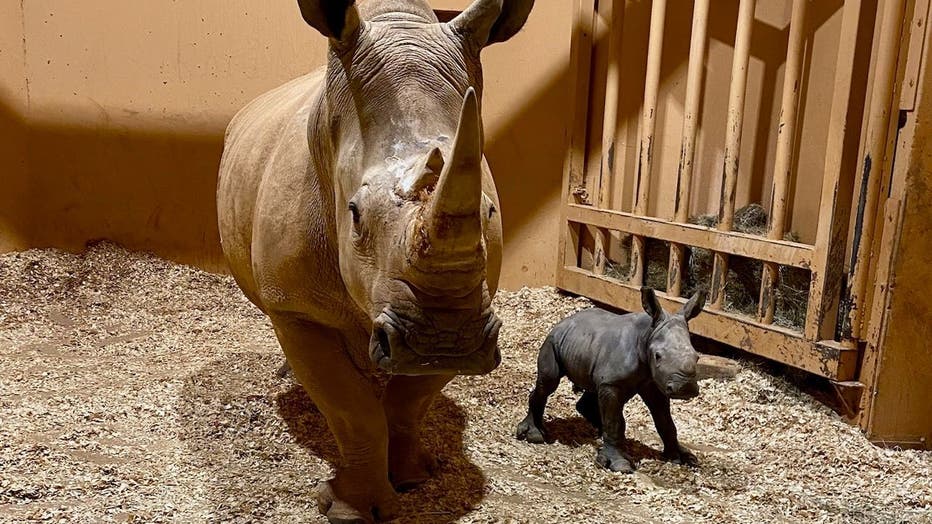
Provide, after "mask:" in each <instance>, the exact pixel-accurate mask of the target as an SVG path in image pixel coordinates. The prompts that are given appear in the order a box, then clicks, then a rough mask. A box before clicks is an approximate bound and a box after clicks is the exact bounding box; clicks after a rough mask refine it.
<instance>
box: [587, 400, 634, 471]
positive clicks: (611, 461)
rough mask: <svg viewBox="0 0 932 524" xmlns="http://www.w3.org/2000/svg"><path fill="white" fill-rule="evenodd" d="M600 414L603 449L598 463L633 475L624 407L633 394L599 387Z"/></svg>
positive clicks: (597, 458) (599, 453) (598, 454)
mask: <svg viewBox="0 0 932 524" xmlns="http://www.w3.org/2000/svg"><path fill="white" fill-rule="evenodd" d="M598 395H599V397H598V398H599V412H600V414H601V418H602V447H601V448H600V449H599V451H598V453H597V454H596V458H595V460H596V462H597V463H598V464H599V465H601V466H604V467H606V468H608V469H610V470H612V471H620V472H622V473H632V472H633V471H634V459H632V458H631V456H630V455H629V454H628V453H627V444H626V442H625V414H624V409H623V408H624V405H625V402H627V401H628V400H629V399H630V398H631V397H632V396H634V395H633V394H631V393H628V392H626V391H624V390H623V389H621V388H618V387H615V386H599V391H598Z"/></svg>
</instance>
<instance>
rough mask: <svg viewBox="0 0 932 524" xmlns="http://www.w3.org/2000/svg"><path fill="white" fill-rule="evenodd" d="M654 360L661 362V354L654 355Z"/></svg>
mask: <svg viewBox="0 0 932 524" xmlns="http://www.w3.org/2000/svg"><path fill="white" fill-rule="evenodd" d="M654 360H656V361H657V362H660V352H659V351H658V352H656V353H654Z"/></svg>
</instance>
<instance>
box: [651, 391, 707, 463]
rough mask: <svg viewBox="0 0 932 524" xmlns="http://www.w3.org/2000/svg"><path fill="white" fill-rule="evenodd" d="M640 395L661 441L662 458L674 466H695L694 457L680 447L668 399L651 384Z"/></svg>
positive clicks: (696, 461) (696, 460)
mask: <svg viewBox="0 0 932 524" xmlns="http://www.w3.org/2000/svg"><path fill="white" fill-rule="evenodd" d="M640 395H641V398H642V399H643V400H644V403H645V404H647V409H648V410H650V416H651V417H652V418H653V419H654V427H656V428H657V433H658V434H659V435H660V440H662V441H663V457H664V458H665V459H667V460H670V461H672V462H674V463H676V464H686V465H690V466H695V465H697V464H698V463H699V461H698V459H696V456H695V455H693V454H692V453H690V452H689V450H687V449H686V448H684V447H683V446H681V445H680V442H679V439H678V438H677V435H676V425H675V424H674V423H673V416H672V415H670V399H669V398H667V396H666V395H664V394H663V392H661V391H660V389H658V388H657V386H655V385H653V384H651V385H650V386H649V388H648V389H646V390H644V391H642V392H641V393H640Z"/></svg>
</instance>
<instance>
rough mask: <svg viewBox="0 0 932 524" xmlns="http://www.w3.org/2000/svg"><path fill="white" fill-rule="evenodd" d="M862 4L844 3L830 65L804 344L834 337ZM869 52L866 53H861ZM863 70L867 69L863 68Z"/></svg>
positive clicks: (864, 34)
mask: <svg viewBox="0 0 932 524" xmlns="http://www.w3.org/2000/svg"><path fill="white" fill-rule="evenodd" d="M862 6H863V3H862V0H845V5H844V10H843V12H842V19H841V34H840V36H839V42H838V60H837V61H836V65H835V86H834V88H833V90H832V109H831V113H830V116H829V128H828V129H829V131H828V140H827V142H826V145H825V170H824V175H823V178H822V196H821V203H820V206H819V210H820V211H819V222H818V224H819V225H818V230H817V231H816V239H815V250H814V252H813V261H812V280H811V282H810V285H809V304H808V307H807V311H806V328H805V335H806V338H807V339H808V340H831V339H833V338H834V335H835V324H836V322H835V313H836V312H837V310H836V309H835V307H836V306H837V303H838V298H839V295H840V293H839V291H840V289H841V280H842V275H843V274H844V256H845V255H844V250H845V239H846V235H847V233H848V221H849V218H850V216H851V213H850V211H851V209H850V203H851V197H852V194H853V192H854V188H853V185H854V171H855V170H856V167H855V166H856V165H857V163H858V160H857V154H858V152H857V147H858V139H859V138H860V134H859V133H852V132H850V131H849V132H847V133H846V132H845V130H846V129H849V130H851V129H857V128H858V127H859V126H860V125H861V117H862V116H863V112H862V109H861V105H860V104H858V105H855V104H851V103H850V100H851V96H852V87H853V86H852V82H853V81H854V80H855V79H856V77H855V68H856V64H855V57H856V54H857V47H858V39H859V38H868V39H869V38H870V36H871V35H870V31H872V30H873V28H872V27H870V24H864V27H861V18H862ZM865 52H869V50H865ZM863 69H864V70H866V69H867V67H866V66H863Z"/></svg>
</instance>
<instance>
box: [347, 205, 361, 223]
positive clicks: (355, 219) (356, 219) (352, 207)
mask: <svg viewBox="0 0 932 524" xmlns="http://www.w3.org/2000/svg"><path fill="white" fill-rule="evenodd" d="M349 210H350V213H352V214H353V224H357V225H358V224H359V207H358V206H357V205H356V202H350V203H349Z"/></svg>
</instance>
